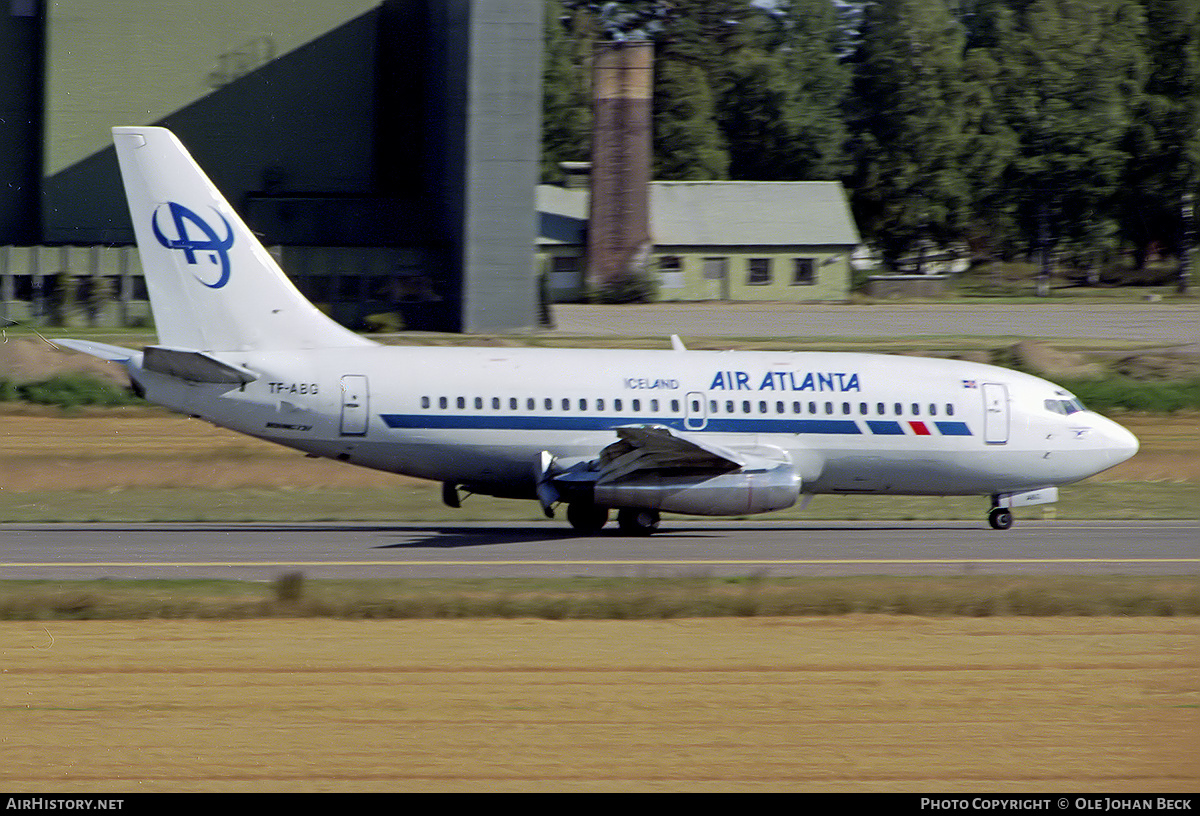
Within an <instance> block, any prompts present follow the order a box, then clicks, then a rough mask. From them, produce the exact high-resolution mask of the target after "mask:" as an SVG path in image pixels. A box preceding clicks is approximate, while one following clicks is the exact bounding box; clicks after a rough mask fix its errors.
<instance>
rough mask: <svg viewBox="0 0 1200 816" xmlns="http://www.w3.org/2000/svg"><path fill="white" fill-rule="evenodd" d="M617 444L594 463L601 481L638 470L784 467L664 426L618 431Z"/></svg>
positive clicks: (626, 427)
mask: <svg viewBox="0 0 1200 816" xmlns="http://www.w3.org/2000/svg"><path fill="white" fill-rule="evenodd" d="M616 430H617V441H616V442H614V443H612V444H611V445H609V446H608V447H606V448H604V449H603V450H602V451H600V456H599V458H598V459H596V461H595V462H594V463H593V464H592V467H593V468H594V469H595V470H596V471H598V472H599V478H598V479H597V481H598V482H612V481H617V480H620V479H623V478H626V477H628V476H630V475H632V474H634V473H637V472H639V471H647V470H672V469H677V468H686V469H688V470H692V471H711V472H712V473H713V474H714V475H715V474H718V473H728V472H730V471H734V470H769V469H771V468H773V467H777V466H778V465H780V464H782V462H781V461H771V460H770V459H768V458H766V457H763V456H761V455H757V453H750V452H747V451H739V450H734V449H731V448H725V447H721V446H719V445H714V444H712V443H711V442H706V441H702V440H701V439H699V438H698V437H696V436H693V435H691V434H688V433H686V432H684V431H673V430H671V429H670V428H668V427H666V426H663V425H628V426H625V427H623V428H617V429H616Z"/></svg>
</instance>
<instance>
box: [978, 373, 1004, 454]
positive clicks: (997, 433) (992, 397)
mask: <svg viewBox="0 0 1200 816" xmlns="http://www.w3.org/2000/svg"><path fill="white" fill-rule="evenodd" d="M983 441H984V442H986V443H987V444H989V445H1003V444H1005V443H1007V442H1008V388H1007V387H1005V385H1004V384H1003V383H984V384H983Z"/></svg>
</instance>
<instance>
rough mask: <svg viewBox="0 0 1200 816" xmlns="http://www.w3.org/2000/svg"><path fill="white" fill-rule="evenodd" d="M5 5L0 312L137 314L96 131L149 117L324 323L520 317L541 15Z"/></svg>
mask: <svg viewBox="0 0 1200 816" xmlns="http://www.w3.org/2000/svg"><path fill="white" fill-rule="evenodd" d="M5 5H6V6H7V9H5V11H3V12H0V51H2V52H3V53H5V54H6V55H7V56H8V59H7V60H6V63H7V66H8V70H6V71H5V72H4V73H3V74H2V75H0V316H8V317H10V318H12V319H16V320H25V319H33V320H40V319H45V318H47V317H50V316H52V313H53V311H54V310H55V309H61V308H63V303H64V301H65V300H67V299H71V302H72V303H74V302H75V301H76V300H78V301H79V302H80V303H83V304H85V305H86V304H87V303H88V302H89V298H91V300H92V301H95V303H94V304H93V305H94V309H93V311H99V312H100V314H91V315H89V316H88V319H91V320H99V321H100V322H116V321H118V320H125V321H133V322H136V321H137V320H138V319H140V318H144V317H145V316H146V315H145V308H146V306H145V303H144V299H145V291H144V286H142V284H141V281H140V269H139V268H138V262H137V256H136V252H134V251H132V250H131V249H130V248H129V246H130V245H131V244H132V243H133V231H132V226H131V224H130V222H129V216H128V213H127V211H126V208H125V201H124V195H123V192H122V187H121V183H120V177H119V174H118V170H117V162H116V156H115V153H114V151H113V149H112V140H111V135H110V128H112V127H113V126H115V125H138V124H156V125H163V126H166V127H169V128H171V129H172V130H173V131H175V133H176V134H177V135H178V136H179V137H180V139H181V141H183V143H184V144H185V145H187V147H188V148H189V149H190V150H191V151H192V153H193V155H194V156H195V158H196V160H197V161H198V162H199V163H200V165H201V166H202V167H203V168H204V169H205V170H206V171H207V172H208V173H209V175H210V176H211V177H212V179H213V181H214V182H215V183H216V185H217V187H218V188H220V189H221V190H222V192H224V193H225V195H226V197H227V198H228V199H229V201H230V203H231V204H232V205H233V206H234V208H235V209H237V210H238V211H239V212H240V213H241V214H242V215H243V217H244V218H245V220H246V221H247V223H248V224H249V225H250V227H251V228H252V229H254V230H255V231H256V232H258V233H259V234H260V235H261V236H262V238H263V242H264V243H265V244H266V245H267V246H268V247H269V248H271V249H272V251H273V252H274V253H275V254H276V256H277V257H278V258H279V259H280V261H281V263H282V265H283V267H284V269H285V271H287V272H288V274H289V275H290V276H292V278H293V280H295V281H296V283H297V285H298V286H299V287H300V289H301V290H302V291H304V292H305V294H307V295H309V296H310V297H311V298H312V299H313V300H314V301H315V302H317V303H319V304H321V305H322V306H324V307H327V308H328V309H329V311H330V312H331V313H332V314H333V315H334V316H335V317H336V318H338V319H339V320H341V321H342V322H344V323H347V324H349V325H352V326H354V325H356V324H361V323H362V321H363V319H364V318H365V316H366V315H368V314H370V313H372V312H375V311H378V312H387V311H398V312H400V313H401V314H402V315H403V317H404V323H405V325H407V326H408V327H409V328H424V329H432V330H443V331H467V332H489V331H506V330H514V329H522V328H528V327H532V326H534V325H536V322H537V312H538V310H537V287H536V281H535V275H534V258H533V251H534V245H535V240H536V216H535V209H536V204H535V190H536V184H537V173H538V152H539V147H540V145H539V140H540V106H541V87H540V83H541V71H540V66H541V49H542V13H543V9H542V5H541V4H540V3H530V2H521V1H520V0H292V2H287V3H278V2H273V1H272V0H241V2H239V3H235V4H230V3H226V2H222V0H188V2H186V3H184V2H170V0H72V1H71V2H69V3H50V2H48V1H47V0H10V2H9V3H7V4H5ZM68 289H69V290H70V295H69V298H68V294H67V290H68ZM89 292H91V294H90V295H89ZM99 292H103V293H105V294H106V295H108V297H105V298H101V297H98V296H96V293H99ZM85 311H86V309H85ZM113 312H116V313H118V314H113Z"/></svg>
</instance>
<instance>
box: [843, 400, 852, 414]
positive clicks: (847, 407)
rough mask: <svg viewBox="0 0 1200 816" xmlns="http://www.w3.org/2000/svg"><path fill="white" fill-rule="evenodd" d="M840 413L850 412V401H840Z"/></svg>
mask: <svg viewBox="0 0 1200 816" xmlns="http://www.w3.org/2000/svg"><path fill="white" fill-rule="evenodd" d="M842 413H843V414H848V413H850V403H848V402H843V403H842Z"/></svg>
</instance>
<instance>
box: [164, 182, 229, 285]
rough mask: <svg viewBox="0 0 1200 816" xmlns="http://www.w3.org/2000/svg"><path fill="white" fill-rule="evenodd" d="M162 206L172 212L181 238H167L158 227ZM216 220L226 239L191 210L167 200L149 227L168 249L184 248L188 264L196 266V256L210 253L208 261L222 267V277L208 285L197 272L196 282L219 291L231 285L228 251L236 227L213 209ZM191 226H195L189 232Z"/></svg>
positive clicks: (172, 217) (176, 230) (177, 233)
mask: <svg viewBox="0 0 1200 816" xmlns="http://www.w3.org/2000/svg"><path fill="white" fill-rule="evenodd" d="M163 207H167V208H169V209H170V211H171V220H172V222H174V224H175V234H176V235H177V236H179V237H178V238H168V237H167V236H166V235H164V234H163V231H162V228H161V227H160V226H159V224H158V214H159V213H160V212H162V209H163ZM213 212H214V213H216V215H217V218H220V219H221V221H222V223H224V224H225V233H226V235H225V237H224V238H220V237H218V236H217V231H216V230H214V229H213V228H212V227H211V226H209V225H208V222H207V221H205V220H204V219H203V218H201V217H200V216H198V215H196V213H194V212H192V211H191V210H189V209H188V208H187V207H185V206H183V205H182V204H177V203H176V202H174V201H168V202H167V203H166V204H163V205H161V206H160V207H159V208H158V209H157V210H155V211H154V215H153V216H151V218H150V226H151V228H153V230H154V237H155V238H157V239H158V242H159V243H160V244H162V245H163V246H165V247H166V248H167V249H182V250H183V254H184V257H186V258H187V262H188V263H189V264H192V265H193V266H194V265H195V264H196V253H197V252H201V253H208V259H209V261H210V262H211V263H212V264H213V265H214V266H219V267H220V269H221V272H220V275H219V276H218V277H217V280H216V282H215V283H209V282H208V281H207V280H205V279H204V278H202V277H200V275H198V274H196V273H192V274H195V275H196V280H198V281H200V282H201V283H203V284H204V285H205V286H207V287H208V288H210V289H220V288H221V287H222V286H224V285H225V284H227V283H229V248H230V247H231V246H233V227H231V226H230V225H229V222H228V221H226V220H225V216H223V215H221V214H220V213H219V212H217V211H216V209H215V208H213ZM188 224H191V225H192V227H191V229H190V230H189V227H188ZM196 232H200V233H201V236H202V237H195V236H194V233H196Z"/></svg>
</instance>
